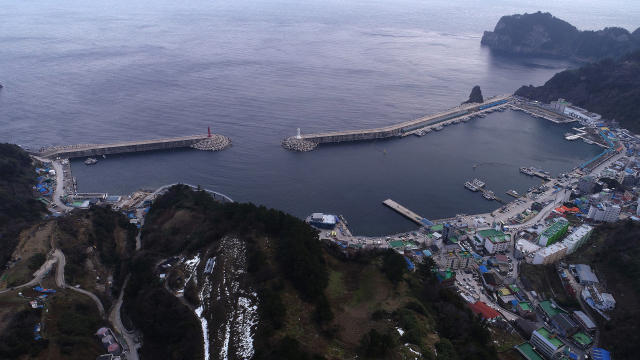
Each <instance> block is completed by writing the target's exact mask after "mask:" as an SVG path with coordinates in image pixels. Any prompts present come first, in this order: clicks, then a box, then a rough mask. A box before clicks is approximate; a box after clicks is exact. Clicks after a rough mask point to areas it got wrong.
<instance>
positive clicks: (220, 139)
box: [191, 134, 233, 151]
mask: <svg viewBox="0 0 640 360" xmlns="http://www.w3.org/2000/svg"><path fill="white" fill-rule="evenodd" d="M231 146H233V145H232V144H231V139H230V138H228V137H226V136H223V135H218V134H211V137H210V138H207V139H205V140H202V141H200V142H198V143H195V144H193V145H191V147H192V148H194V149H198V150H205V151H218V150H224V149H226V148H228V147H231Z"/></svg>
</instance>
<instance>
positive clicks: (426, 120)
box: [296, 94, 512, 144]
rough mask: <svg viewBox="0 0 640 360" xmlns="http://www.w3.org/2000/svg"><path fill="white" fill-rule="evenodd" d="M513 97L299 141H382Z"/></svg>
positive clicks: (503, 97)
mask: <svg viewBox="0 0 640 360" xmlns="http://www.w3.org/2000/svg"><path fill="white" fill-rule="evenodd" d="M511 97H512V95H511V94H505V95H498V96H494V97H491V98H488V99H486V101H485V102H484V103H482V104H465V105H460V106H457V107H455V108H452V109H449V110H447V111H443V112H441V113H438V114H435V115H429V116H425V117H421V118H418V119H414V120H410V121H405V122H403V123H399V124H395V125H390V126H385V127H381V128H375V129H367V130H349V131H336V132H329V133H320V134H309V135H300V138H299V139H301V140H306V141H310V142H313V143H316V144H322V143H330V142H341V141H356V140H374V139H382V138H387V137H392V136H402V135H403V134H404V133H406V132H409V131H413V130H416V129H419V128H421V127H425V126H429V125H435V124H438V123H440V122H444V121H447V120H451V119H453V118H456V117H462V116H465V115H467V114H470V113H473V112H476V111H481V110H485V109H489V108H491V107H493V106H498V105H501V104H503V103H504V102H505V101H508V100H510V99H511ZM296 138H297V136H296Z"/></svg>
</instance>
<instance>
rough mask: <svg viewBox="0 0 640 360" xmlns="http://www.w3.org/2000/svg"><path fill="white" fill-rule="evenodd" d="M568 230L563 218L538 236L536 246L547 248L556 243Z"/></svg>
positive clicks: (567, 223) (566, 222)
mask: <svg viewBox="0 0 640 360" xmlns="http://www.w3.org/2000/svg"><path fill="white" fill-rule="evenodd" d="M567 230H569V222H568V221H567V220H565V219H563V218H560V219H558V221H556V222H555V223H553V225H551V226H549V227H548V228H547V229H546V230H545V231H543V232H542V234H540V237H539V238H538V245H540V246H549V245H553V244H554V243H556V242H557V241H558V240H560V238H561V237H562V235H564V234H566V233H567Z"/></svg>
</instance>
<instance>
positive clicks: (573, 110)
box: [564, 106, 602, 125]
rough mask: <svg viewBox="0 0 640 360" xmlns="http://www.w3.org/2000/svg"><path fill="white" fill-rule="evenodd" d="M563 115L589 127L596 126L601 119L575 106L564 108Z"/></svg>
mask: <svg viewBox="0 0 640 360" xmlns="http://www.w3.org/2000/svg"><path fill="white" fill-rule="evenodd" d="M564 114H565V115H569V116H571V117H573V118H576V119H580V120H582V121H584V122H586V123H587V124H590V125H593V124H597V123H598V122H599V121H600V119H602V116H601V115H599V114H596V113H590V112H589V111H587V110H585V109H582V108H579V107H577V106H565V108H564Z"/></svg>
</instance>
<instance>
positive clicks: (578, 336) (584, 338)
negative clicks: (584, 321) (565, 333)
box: [571, 331, 593, 349]
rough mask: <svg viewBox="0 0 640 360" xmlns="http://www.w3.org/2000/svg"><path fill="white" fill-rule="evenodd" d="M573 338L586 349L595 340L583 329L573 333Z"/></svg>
mask: <svg viewBox="0 0 640 360" xmlns="http://www.w3.org/2000/svg"><path fill="white" fill-rule="evenodd" d="M571 339H572V340H573V342H574V343H576V345H578V346H580V348H582V349H586V348H587V347H588V346H589V345H590V344H591V343H592V342H593V339H592V338H591V337H590V336H589V335H587V334H585V333H584V332H582V331H578V332H577V333H575V334H573V336H571Z"/></svg>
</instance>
